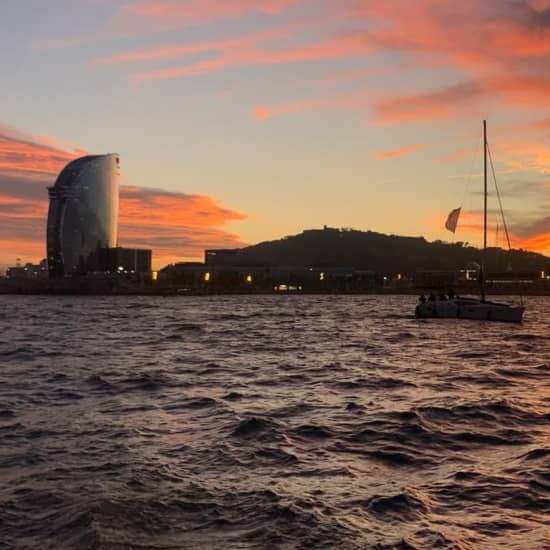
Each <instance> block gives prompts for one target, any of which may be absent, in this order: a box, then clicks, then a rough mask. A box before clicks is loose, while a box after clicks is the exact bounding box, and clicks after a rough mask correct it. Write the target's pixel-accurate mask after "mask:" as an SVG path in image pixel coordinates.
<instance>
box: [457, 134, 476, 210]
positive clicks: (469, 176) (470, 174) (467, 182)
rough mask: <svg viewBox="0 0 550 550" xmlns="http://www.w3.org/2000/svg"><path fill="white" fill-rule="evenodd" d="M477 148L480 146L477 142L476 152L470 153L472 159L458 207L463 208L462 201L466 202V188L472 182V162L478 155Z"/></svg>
mask: <svg viewBox="0 0 550 550" xmlns="http://www.w3.org/2000/svg"><path fill="white" fill-rule="evenodd" d="M479 149H480V147H479V143H478V145H477V147H476V154H475V155H472V160H471V162H470V170H469V173H468V178H467V179H466V185H465V186H464V195H463V196H462V202H461V203H460V208H463V207H464V203H465V202H466V195H467V194H468V188H469V187H470V184H471V183H472V180H473V172H474V162H475V159H476V158H477V157H478V153H479Z"/></svg>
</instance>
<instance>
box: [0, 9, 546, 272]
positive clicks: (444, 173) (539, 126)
mask: <svg viewBox="0 0 550 550" xmlns="http://www.w3.org/2000/svg"><path fill="white" fill-rule="evenodd" d="M0 21H1V23H2V32H1V33H0V67H1V68H2V74H3V76H2V79H1V85H0V100H1V102H0V105H1V110H0V209H1V217H0V220H1V221H0V264H13V263H14V262H15V259H16V258H21V259H22V260H23V261H37V260H40V259H41V258H43V257H44V256H45V250H44V249H45V242H44V241H45V225H46V214H47V192H46V187H47V186H49V185H52V184H53V182H54V181H55V177H56V175H57V173H58V172H59V171H60V170H61V168H62V167H63V166H64V164H66V163H67V162H68V161H69V160H70V159H71V158H74V157H76V156H79V155H82V154H85V153H86V152H90V153H107V152H117V153H119V154H120V155H121V168H122V181H121V186H122V187H121V206H120V208H121V210H120V231H119V240H120V245H121V246H132V247H133V246H142V247H151V248H153V249H154V258H155V264H156V266H157V267H159V266H161V265H164V264H166V263H168V262H172V261H177V260H182V259H193V258H201V257H202V251H203V249H204V248H208V247H235V246H240V245H242V244H245V243H256V242H259V241H262V240H267V239H275V238H280V237H283V236H285V235H290V234H294V233H298V232H300V231H302V230H303V229H306V228H315V227H322V226H323V225H329V226H333V227H353V228H355V229H361V230H367V229H371V230H374V231H381V232H385V233H394V234H401V235H423V236H425V237H426V238H428V239H444V240H449V241H452V240H453V239H454V240H462V241H469V242H470V243H472V244H475V245H479V244H480V243H481V237H480V235H479V234H478V228H479V221H480V208H481V206H482V197H481V195H480V192H481V189H482V179H481V175H482V157H481V121H482V120H483V119H484V118H486V119H487V120H488V124H489V141H490V144H491V152H492V155H493V159H494V161H495V168H496V172H497V179H498V182H499V185H500V188H501V194H502V198H503V201H504V206H505V209H506V212H507V221H508V222H509V225H510V229H511V233H512V241H513V245H514V246H515V247H518V248H519V247H523V248H529V249H532V250H536V251H541V252H545V253H548V254H550V0H484V1H480V0H460V1H457V0H384V1H380V0H156V1H154V0H134V1H130V0H118V1H117V0H48V1H47V2H45V1H44V0H4V1H2V2H0ZM461 205H462V206H463V207H464V209H465V210H466V212H465V215H464V216H463V218H462V220H461V223H459V227H458V231H457V234H456V235H455V236H453V235H452V234H450V233H448V232H446V231H445V229H444V228H443V226H444V221H445V217H446V215H447V213H448V212H449V211H450V210H451V209H453V208H456V207H458V206H461ZM492 207H493V208H494V207H496V203H495V202H493V203H492ZM495 224H496V219H495V220H493V221H492V222H491V226H492V227H494V225H495ZM489 242H490V243H491V244H494V243H495V242H496V241H495V238H494V237H490V238H489ZM499 244H501V245H502V244H504V243H503V242H499Z"/></svg>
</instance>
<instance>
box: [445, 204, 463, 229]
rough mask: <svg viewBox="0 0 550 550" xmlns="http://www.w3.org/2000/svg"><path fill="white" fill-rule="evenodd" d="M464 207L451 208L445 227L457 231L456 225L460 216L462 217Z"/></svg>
mask: <svg viewBox="0 0 550 550" xmlns="http://www.w3.org/2000/svg"><path fill="white" fill-rule="evenodd" d="M461 210H462V208H455V209H454V210H451V213H450V214H449V215H448V216H447V221H446V222H445V229H448V230H449V231H450V232H451V233H454V232H455V231H456V226H457V225H458V218H459V217H460V211H461Z"/></svg>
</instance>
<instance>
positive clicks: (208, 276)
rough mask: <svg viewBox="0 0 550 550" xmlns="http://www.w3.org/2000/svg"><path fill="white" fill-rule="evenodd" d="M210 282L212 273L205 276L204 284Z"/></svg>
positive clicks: (208, 272)
mask: <svg viewBox="0 0 550 550" xmlns="http://www.w3.org/2000/svg"><path fill="white" fill-rule="evenodd" d="M208 281H210V271H207V272H206V273H205V274H204V282H205V283H207V282H208Z"/></svg>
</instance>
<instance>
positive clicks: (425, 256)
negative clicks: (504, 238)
mask: <svg viewBox="0 0 550 550" xmlns="http://www.w3.org/2000/svg"><path fill="white" fill-rule="evenodd" d="M236 260H237V263H238V264H240V265H265V266H271V265H279V266H280V265H303V266H336V265H340V266H350V267H354V268H356V269H368V270H372V271H375V272H377V273H380V274H388V275H391V274H396V273H403V274H411V275H412V274H413V273H415V272H416V271H417V269H427V270H456V269H463V268H465V267H466V266H467V265H468V264H469V263H470V262H478V263H480V262H481V250H480V249H478V248H474V247H472V246H464V245H463V243H454V244H449V243H443V242H441V241H436V242H428V241H427V240H426V239H424V238H423V237H400V236H396V235H385V234H382V233H375V232H373V231H356V230H347V229H332V228H325V229H311V230H306V231H304V232H303V233H300V234H299V235H295V236H290V237H285V238H283V239H279V240H275V241H267V242H262V243H259V244H257V245H254V246H249V247H246V248H242V249H240V250H239V251H238V254H237V258H236ZM509 265H511V266H512V268H513V270H514V271H519V272H531V271H547V272H550V258H548V257H546V256H543V255H542V254H536V253H533V252H527V251H523V250H512V251H511V252H508V251H505V250H502V249H501V248H490V249H489V250H488V252H487V270H488V271H505V270H506V268H507V266H509Z"/></svg>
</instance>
